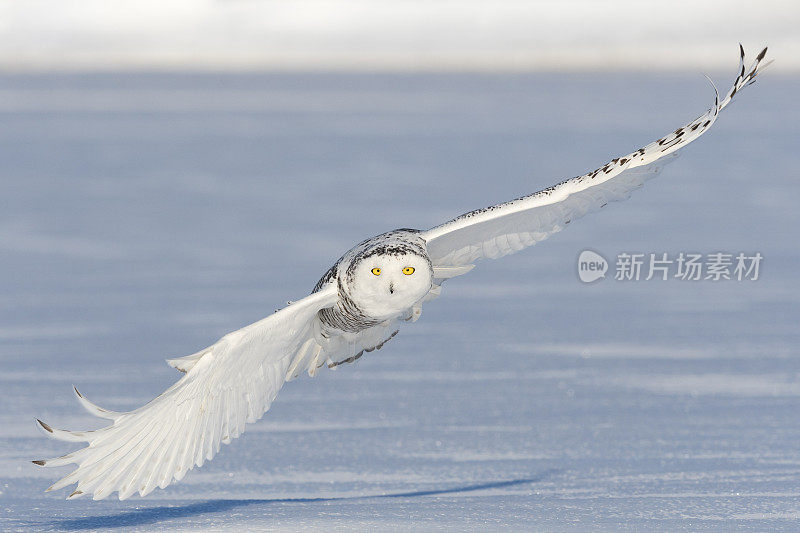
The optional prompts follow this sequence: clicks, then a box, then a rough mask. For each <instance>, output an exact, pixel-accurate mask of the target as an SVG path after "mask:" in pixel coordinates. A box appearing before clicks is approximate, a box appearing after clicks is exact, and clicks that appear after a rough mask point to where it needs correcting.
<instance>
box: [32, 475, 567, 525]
mask: <svg viewBox="0 0 800 533" xmlns="http://www.w3.org/2000/svg"><path fill="white" fill-rule="evenodd" d="M553 473H555V470H547V471H545V472H543V473H541V474H539V475H537V476H534V477H530V478H525V479H513V480H509V481H492V482H487V483H480V484H474V485H463V486H459V487H451V488H446V489H431V490H416V491H409V492H397V493H391V494H375V495H366V496H342V497H332V498H274V499H247V500H207V501H203V502H197V503H191V504H188V505H184V506H161V507H149V508H146V509H136V510H133V511H123V512H121V513H117V514H106V515H98V516H87V517H85V518H71V519H66V520H55V521H50V522H46V523H42V522H39V523H38V524H35V525H38V526H40V527H41V526H49V527H50V528H55V529H60V530H68V531H77V530H81V529H98V528H101V529H108V528H117V527H131V526H143V525H147V524H155V523H158V522H162V521H164V520H172V519H177V518H186V517H191V516H198V515H203V514H208V513H221V512H225V511H230V510H232V509H237V508H240V507H246V506H252V505H269V504H292V503H317V502H336V501H356V500H377V499H386V498H416V497H420V496H438V495H443V494H460V493H464V492H475V491H479V490H489V489H499V488H505V487H513V486H516V485H524V484H526V483H536V482H539V481H542V480H544V479H545V478H547V477H548V476H550V475H551V474H553ZM31 525H34V524H31Z"/></svg>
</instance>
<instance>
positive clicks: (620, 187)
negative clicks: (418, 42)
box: [421, 45, 767, 275]
mask: <svg viewBox="0 0 800 533" xmlns="http://www.w3.org/2000/svg"><path fill="white" fill-rule="evenodd" d="M739 50H740V60H739V74H738V76H737V77H736V81H735V82H734V84H733V87H732V88H731V90H730V91H729V92H728V94H727V95H726V96H725V98H723V99H722V100H720V97H719V93H717V92H716V87H715V88H714V91H715V93H716V98H715V100H714V105H713V106H712V107H711V108H710V109H709V110H708V111H706V112H705V113H704V114H703V115H701V116H699V117H698V118H696V119H695V120H692V121H691V122H689V123H688V124H687V125H685V126H683V127H681V128H678V129H676V130H675V131H674V132H672V133H670V134H669V135H667V136H665V137H662V138H661V139H659V140H657V141H655V142H652V143H650V144H648V145H647V146H645V147H644V148H640V149H639V150H636V151H635V152H633V153H631V154H628V155H625V156H622V157H617V158H615V159H612V160H611V161H610V162H608V163H606V164H605V165H603V166H602V167H600V168H598V169H597V170H594V171H592V172H589V173H588V174H584V175H583V176H578V177H575V178H572V179H569V180H566V181H563V182H561V183H559V184H557V185H554V186H552V187H548V188H547V189H544V190H542V191H539V192H536V193H534V194H531V195H528V196H523V197H522V198H518V199H516V200H512V201H510V202H506V203H503V204H499V205H495V206H492V207H487V208H485V209H478V210H476V211H471V212H469V213H465V214H463V215H461V216H460V217H458V218H455V219H453V220H451V221H449V222H446V223H444V224H442V225H440V226H437V227H435V228H432V229H429V230H428V231H425V232H422V233H421V236H422V238H423V239H425V241H426V242H427V247H428V255H429V256H430V258H431V261H432V263H433V266H434V268H437V267H438V268H440V269H442V268H443V269H450V271H451V273H452V274H453V275H458V274H460V273H463V272H465V271H466V270H462V271H458V269H455V268H452V267H459V266H463V265H470V264H471V263H473V262H474V261H477V260H479V259H483V258H492V259H493V258H496V257H501V256H504V255H507V254H511V253H514V252H517V251H519V250H522V249H523V248H526V247H528V246H533V245H534V244H536V243H537V242H539V241H543V240H544V239H546V238H547V237H549V236H550V235H552V234H553V233H556V232H558V231H561V230H562V229H563V228H564V227H565V226H566V225H567V224H569V223H570V222H571V221H572V220H575V219H577V218H580V217H582V216H583V215H585V214H586V213H589V212H591V211H595V210H597V209H600V208H601V207H604V206H605V205H606V204H608V203H609V202H613V201H618V200H624V199H626V198H628V197H629V196H630V194H631V192H632V191H633V190H634V189H637V188H638V187H641V186H642V185H643V184H644V182H645V181H647V180H648V179H650V178H652V177H654V176H655V175H656V174H658V172H659V171H660V170H661V168H662V167H663V166H664V165H665V164H666V163H668V162H670V161H671V160H672V159H674V158H675V157H676V156H677V154H676V153H675V152H676V151H677V150H679V149H680V148H682V147H684V146H685V145H687V144H689V143H690V142H692V141H694V140H695V139H697V138H698V137H700V136H701V135H702V134H703V133H705V132H706V131H708V129H709V128H710V127H711V126H712V125H713V124H714V121H715V120H716V119H717V116H718V114H719V112H720V111H721V110H722V109H723V108H725V106H727V105H728V103H730V101H731V99H732V98H733V97H734V95H736V93H737V92H739V90H741V89H742V88H743V87H745V86H747V85H749V84H751V83H753V82H754V81H755V78H756V75H757V74H758V73H759V71H760V70H763V68H764V67H765V66H766V64H764V65H761V61H762V60H763V59H764V56H765V55H766V53H767V49H766V48H764V50H762V51H761V53H760V54H758V57H756V59H755V61H754V62H753V64H752V66H751V67H750V69H749V70H745V67H744V49H743V48H742V47H741V45H739Z"/></svg>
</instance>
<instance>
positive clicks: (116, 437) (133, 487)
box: [35, 287, 338, 499]
mask: <svg viewBox="0 0 800 533" xmlns="http://www.w3.org/2000/svg"><path fill="white" fill-rule="evenodd" d="M337 298H338V293H337V291H336V289H335V288H334V287H326V288H324V289H322V290H320V291H318V292H316V293H314V294H312V295H311V296H308V297H306V298H304V299H302V300H299V301H297V302H294V303H293V304H291V305H289V306H288V307H286V308H284V309H283V310H281V311H278V312H276V313H274V314H273V315H270V316H269V317H267V318H265V319H263V320H261V321H259V322H256V323H255V324H251V325H250V326H247V327H245V328H242V329H240V330H238V331H235V332H233V333H229V334H228V335H226V336H224V337H223V338H222V339H220V340H219V341H218V342H217V343H215V344H214V345H213V346H211V347H209V348H207V349H206V350H203V351H201V352H198V353H201V354H202V356H200V357H191V358H189V359H186V358H181V359H179V360H177V361H178V364H176V365H174V366H176V367H178V368H179V369H180V370H183V371H184V372H185V374H184V376H183V377H182V378H181V379H180V380H179V381H178V382H177V383H175V384H174V385H173V386H171V387H170V388H168V389H167V390H166V391H164V393H162V394H161V395H160V396H158V397H157V398H155V399H154V400H152V401H151V402H149V403H148V404H146V405H144V406H143V407H140V408H139V409H136V410H134V411H130V412H127V413H114V412H113V411H108V410H105V409H102V408H99V407H97V406H95V405H94V404H92V403H91V402H89V401H88V400H86V399H85V398H83V396H82V395H81V394H80V393H78V392H77V389H76V394H77V395H78V399H79V400H80V402H81V404H82V405H83V406H84V407H86V409H87V410H88V411H89V412H91V413H92V414H95V415H97V416H101V417H103V418H108V419H110V420H112V421H113V422H112V424H111V425H110V426H107V427H105V428H102V429H99V430H95V431H64V430H58V429H55V428H52V427H51V426H49V425H48V424H45V423H44V422H41V421H39V427H40V429H42V431H44V432H45V433H46V434H48V435H49V436H51V437H54V438H58V439H61V440H66V441H70V442H84V443H88V446H87V447H85V448H82V449H80V450H77V451H75V452H72V453H70V454H67V455H64V456H62V457H58V458H55V459H47V460H42V461H35V463H36V464H39V465H41V466H62V465H65V464H76V465H77V468H76V469H75V470H74V471H72V472H71V473H69V474H68V475H67V476H65V477H64V478H62V479H61V480H59V481H57V482H56V483H54V484H53V485H52V486H51V487H50V488H49V489H48V490H56V489H59V488H63V487H66V486H68V485H71V484H73V483H77V484H78V485H77V488H76V490H75V491H74V492H72V493H71V494H70V495H69V496H68V498H75V497H78V496H81V495H83V494H92V497H93V498H94V499H103V498H105V497H107V496H109V495H110V494H112V493H114V492H118V493H119V498H120V499H125V498H127V497H129V496H130V495H132V494H133V493H134V492H137V491H138V492H139V494H141V495H143V496H144V495H146V494H148V493H149V492H150V491H152V490H153V489H155V487H156V486H158V487H161V488H164V487H166V486H167V485H169V484H170V483H171V482H173V481H178V480H180V479H181V478H183V476H184V475H186V472H188V471H189V470H191V469H192V468H194V467H195V466H202V465H203V463H204V462H205V461H207V460H211V459H212V458H213V457H214V455H215V454H216V453H217V452H218V451H219V449H220V445H221V444H222V443H227V442H230V439H231V438H235V437H237V436H238V435H240V434H241V433H242V432H243V431H244V428H245V424H247V423H249V422H254V421H256V420H258V419H259V418H261V416H262V415H263V414H264V412H266V410H267V409H269V407H270V405H271V403H272V401H273V400H274V399H275V396H276V395H277V393H278V391H279V390H280V388H281V386H282V385H283V383H284V381H285V377H286V373H287V369H288V367H289V364H290V362H291V361H292V358H293V356H294V354H295V352H297V351H298V349H299V348H300V347H302V346H306V345H307V344H308V343H309V340H312V342H313V335H314V327H313V323H314V321H315V320H316V316H317V312H318V311H319V310H320V309H322V308H325V307H329V306H331V305H333V304H334V303H335V302H336V300H337Z"/></svg>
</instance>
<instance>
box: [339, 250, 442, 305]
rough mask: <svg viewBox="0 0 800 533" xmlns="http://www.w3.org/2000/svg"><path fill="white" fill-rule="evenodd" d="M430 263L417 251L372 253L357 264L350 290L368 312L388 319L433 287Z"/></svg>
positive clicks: (351, 278)
mask: <svg viewBox="0 0 800 533" xmlns="http://www.w3.org/2000/svg"><path fill="white" fill-rule="evenodd" d="M432 278H433V272H432V270H431V267H430V263H429V262H428V261H427V260H426V259H425V258H424V257H420V256H418V255H414V254H407V255H394V254H392V255H372V256H369V257H365V258H363V259H361V260H360V261H359V263H358V264H357V265H356V266H355V270H354V271H353V275H352V277H349V279H348V282H349V283H348V285H349V287H348V289H349V291H348V293H349V296H350V298H351V299H352V300H353V302H354V303H355V304H356V305H357V306H358V308H359V309H360V310H361V311H362V312H363V313H365V314H366V315H368V316H370V317H373V318H376V319H381V320H383V319H388V318H392V317H395V316H397V315H398V314H400V313H403V312H405V311H406V310H408V309H409V308H410V307H411V306H412V305H414V304H415V303H417V302H418V301H419V300H421V299H422V298H423V297H424V296H425V295H426V294H428V291H430V290H431V282H432Z"/></svg>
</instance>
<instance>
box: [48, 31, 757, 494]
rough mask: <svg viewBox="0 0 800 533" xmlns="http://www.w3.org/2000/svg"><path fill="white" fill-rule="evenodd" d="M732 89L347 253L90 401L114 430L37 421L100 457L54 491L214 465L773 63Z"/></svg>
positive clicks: (634, 180)
mask: <svg viewBox="0 0 800 533" xmlns="http://www.w3.org/2000/svg"><path fill="white" fill-rule="evenodd" d="M739 48H740V60H739V70H738V72H737V74H738V75H737V77H736V81H735V82H734V83H733V87H732V88H731V89H730V91H729V92H728V93H727V95H725V97H724V98H722V99H720V96H719V93H718V92H717V91H716V88H714V91H715V94H716V97H715V100H714V105H713V106H711V108H710V109H709V110H708V111H706V112H705V113H704V114H703V115H701V116H700V117H698V118H696V119H694V120H692V121H691V122H689V123H688V124H686V125H685V126H682V127H680V128H678V129H676V130H675V131H673V132H671V133H669V134H668V135H666V136H665V137H662V138H661V139H658V140H657V141H655V142H652V143H650V144H648V145H647V146H645V147H644V148H640V149H638V150H636V151H635V152H633V153H630V154H627V155H624V156H621V157H617V158H614V159H612V160H611V161H609V162H608V163H606V164H605V165H603V166H602V167H600V168H598V169H596V170H593V171H591V172H589V173H588V174H584V175H583V176H578V177H575V178H572V179H568V180H566V181H563V182H561V183H558V184H557V185H553V186H552V187H548V188H547V189H544V190H541V191H539V192H536V193H533V194H530V195H528V196H523V197H521V198H517V199H516V200H511V201H509V202H505V203H502V204H499V205H493V206H491V207H487V208H484V209H478V210H475V211H470V212H469V213H465V214H463V215H461V216H459V217H457V218H454V219H453V220H450V221H449V222H445V223H444V224H442V225H440V226H436V227H435V228H431V229H428V230H424V231H420V230H415V229H398V230H394V231H390V232H387V233H383V234H381V235H378V236H376V237H372V238H370V239H367V240H365V241H364V242H362V243H360V244H358V245H356V246H355V247H354V248H352V249H351V250H350V251H348V252H347V253H345V254H344V255H343V256H342V257H341V259H339V260H338V261H337V262H336V264H334V265H333V266H332V267H331V268H330V270H328V271H327V272H326V273H325V275H323V276H322V279H320V280H319V282H317V284H316V286H315V287H314V290H313V292H312V293H311V294H310V295H309V296H306V297H305V298H303V299H301V300H297V301H295V302H292V303H290V304H289V305H288V306H287V307H285V308H283V309H281V310H279V311H276V312H275V313H274V314H272V315H270V316H268V317H266V318H264V319H262V320H260V321H258V322H256V323H254V324H251V325H249V326H246V327H244V328H242V329H240V330H237V331H234V332H232V333H228V334H227V335H225V336H224V337H222V338H221V339H220V340H218V341H217V342H216V343H214V344H212V345H211V346H209V347H208V348H205V349H203V350H200V351H199V352H197V353H195V354H192V355H189V356H186V357H181V358H179V359H169V360H168V361H167V362H168V363H169V364H170V365H171V366H173V367H175V368H177V369H178V370H180V371H181V372H183V373H184V375H183V376H182V377H181V379H180V380H178V381H177V383H175V384H174V385H173V386H171V387H170V388H168V389H167V390H166V391H164V392H163V393H162V394H161V395H160V396H158V397H157V398H155V399H154V400H152V401H151V402H150V403H148V404H146V405H144V406H143V407H140V408H138V409H135V410H133V411H128V412H114V411H109V410H107V409H103V408H101V407H98V406H97V405H95V404H93V403H91V402H90V401H89V400H87V399H86V398H85V397H83V396H82V395H81V394H80V393H79V392H78V390H77V389H75V394H76V395H77V397H78V400H79V401H80V403H81V404H82V405H83V407H85V408H86V410H87V411H89V412H90V413H92V414H93V415H96V416H99V417H101V418H105V419H108V420H110V421H111V423H110V425H108V426H106V427H104V428H102V429H98V430H96V431H65V430H60V429H55V428H53V427H51V426H50V425H48V424H46V423H44V422H42V421H41V420H37V424H38V426H39V428H40V429H42V430H43V431H44V432H45V433H46V434H47V435H48V436H50V437H54V438H56V439H61V440H65V441H70V442H81V443H84V444H88V446H86V447H84V448H81V449H79V450H76V451H74V452H72V453H68V454H66V455H64V456H61V457H56V458H53V459H45V460H37V461H33V462H34V463H35V464H37V465H40V466H63V465H67V464H76V465H78V466H77V468H76V469H75V470H74V471H72V472H71V473H70V474H69V475H67V476H66V477H64V478H63V479H61V480H59V481H57V482H56V483H55V484H53V485H52V486H51V487H50V488H49V489H47V490H48V491H50V490H56V489H61V488H64V487H66V486H68V485H72V484H74V483H77V487H76V488H75V490H74V491H73V492H72V493H71V494H70V495H69V496H68V497H67V498H68V499H71V498H75V497H78V496H81V495H84V494H91V495H92V496H93V498H94V499H95V500H99V499H103V498H105V497H107V496H108V495H110V494H112V493H113V492H117V493H118V494H119V499H120V500H123V499H125V498H127V497H129V496H130V495H132V494H133V493H134V492H138V493H139V494H140V495H142V496H144V495H146V494H148V493H150V492H151V491H152V490H153V489H155V488H156V487H160V488H164V487H166V486H167V485H169V484H170V483H172V481H178V480H180V479H181V478H183V476H184V475H185V474H186V472H187V471H188V470H191V469H192V468H194V467H195V466H202V465H203V463H204V462H205V461H206V460H210V459H212V458H213V457H214V455H215V454H216V453H217V452H218V451H219V449H220V444H222V443H226V444H227V443H229V442H230V441H231V439H234V438H236V437H238V436H239V434H240V433H242V431H244V429H245V424H247V423H248V422H255V421H256V420H258V419H259V418H261V416H262V415H263V414H264V413H265V412H266V411H267V409H269V407H270V404H271V403H272V402H273V400H274V399H275V396H276V395H277V394H278V391H279V390H280V389H281V386H282V385H283V384H284V382H286V381H290V380H292V379H294V378H296V377H298V376H299V375H300V374H301V373H302V372H308V374H309V375H310V376H314V375H315V374H316V373H317V370H318V369H319V368H321V367H322V366H323V365H327V366H328V367H335V366H337V365H340V364H342V363H351V362H353V361H355V360H357V359H358V358H359V357H361V356H362V355H363V354H364V352H370V351H372V350H376V349H379V348H381V347H382V346H383V345H384V344H385V343H386V342H387V341H388V340H389V339H391V338H392V337H394V336H395V335H396V334H397V331H398V330H397V328H398V325H399V324H401V323H402V322H407V321H411V322H414V321H416V320H417V319H418V318H419V316H420V313H421V311H422V305H423V304H424V303H425V302H427V301H429V300H431V299H433V298H435V297H437V296H438V295H439V293H440V292H441V290H442V283H443V282H444V281H446V280H448V279H450V278H452V277H455V276H460V275H462V274H466V273H467V272H469V271H470V270H471V269H472V268H473V267H474V263H475V262H476V261H478V260H480V259H485V258H492V259H494V258H497V257H501V256H504V255H507V254H511V253H514V252H518V251H519V250H522V249H523V248H526V247H528V246H533V245H534V244H536V243H537V242H539V241H542V240H544V239H546V238H547V237H549V236H550V235H552V234H553V233H556V232H558V231H561V230H562V229H563V228H564V227H565V226H566V225H567V224H569V223H570V222H571V221H573V220H575V219H577V218H580V217H582V216H584V215H585V214H587V213H589V212H590V211H595V210H597V209H600V208H602V207H605V206H606V204H608V203H609V202H612V201H617V200H624V199H626V198H628V197H629V196H630V194H631V191H633V190H634V189H636V188H638V187H641V186H642V185H643V184H644V182H645V181H646V180H648V179H650V178H652V177H654V176H655V175H656V174H658V172H659V171H660V170H661V167H663V166H664V165H665V164H666V163H668V162H669V161H670V160H672V159H673V158H674V157H676V155H677V154H676V152H677V151H678V150H679V149H681V148H683V147H684V146H686V145H687V144H689V143H690V142H692V141H694V140H695V139H697V138H698V137H700V136H701V135H703V134H704V133H705V132H706V131H708V129H709V128H710V127H711V126H712V124H714V121H715V120H716V119H717V115H718V114H719V112H720V111H721V110H722V109H723V108H725V106H727V105H728V104H729V103H730V101H731V99H732V98H733V97H734V96H735V95H736V93H738V92H739V91H740V90H741V89H742V88H743V87H746V86H747V85H750V84H751V83H753V82H754V81H755V78H756V76H757V75H758V73H759V72H760V71H761V70H763V68H764V67H765V66H766V64H762V60H763V59H764V56H765V55H766V52H767V49H766V48H765V49H764V50H762V51H761V53H760V54H758V56H757V57H756V59H755V61H754V62H753V64H752V66H751V67H750V68H749V69H745V66H744V57H745V54H744V49H743V48H742V47H741V45H740V47H739Z"/></svg>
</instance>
